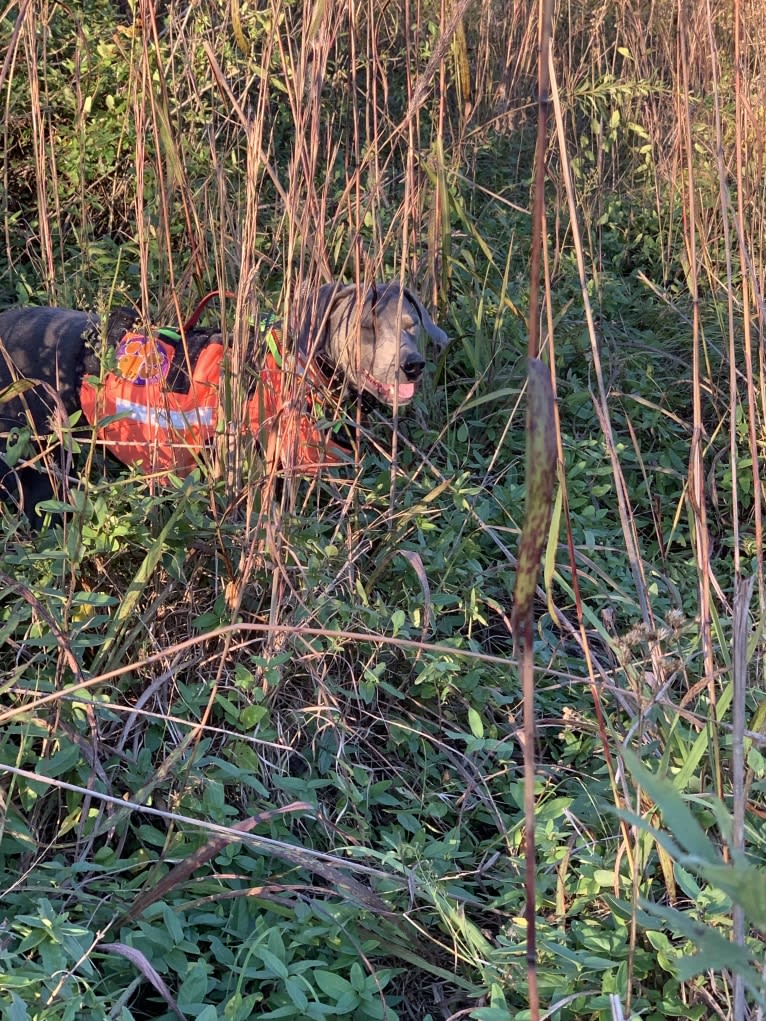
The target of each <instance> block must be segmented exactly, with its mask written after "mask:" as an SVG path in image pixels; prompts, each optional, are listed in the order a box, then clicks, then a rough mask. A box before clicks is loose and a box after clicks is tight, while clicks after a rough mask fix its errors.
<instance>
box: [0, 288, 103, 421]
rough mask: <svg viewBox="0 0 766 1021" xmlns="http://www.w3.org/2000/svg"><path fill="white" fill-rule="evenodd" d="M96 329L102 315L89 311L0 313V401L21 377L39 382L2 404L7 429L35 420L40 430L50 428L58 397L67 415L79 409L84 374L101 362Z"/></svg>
mask: <svg viewBox="0 0 766 1021" xmlns="http://www.w3.org/2000/svg"><path fill="white" fill-rule="evenodd" d="M98 329H99V327H98V318H97V317H96V316H95V315H93V314H91V313H89V312H76V311H73V310H71V309H61V308H11V309H7V310H6V311H5V312H0V401H2V396H3V392H4V391H6V395H7V388H8V387H10V386H11V385H12V384H13V383H14V382H16V381H17V380H19V379H28V380H32V381H34V382H35V383H36V384H37V385H35V386H34V387H31V388H29V389H27V390H25V391H24V393H23V394H21V395H20V396H16V397H11V399H10V400H4V401H2V403H0V422H2V424H3V427H4V429H7V428H9V427H10V426H13V425H22V424H24V423H25V422H27V421H28V420H29V418H31V420H32V423H33V424H34V425H35V427H36V428H37V430H38V431H40V432H46V433H47V432H49V431H50V428H49V425H48V423H49V421H50V418H51V415H52V414H53V413H54V412H55V411H56V408H57V406H58V402H57V400H56V396H54V395H57V396H58V398H59V399H60V401H61V404H62V405H63V408H64V410H65V411H66V412H67V414H71V413H72V412H73V411H75V410H76V409H77V408H78V407H79V392H80V385H81V382H82V377H83V374H84V373H85V372H86V371H94V367H95V365H96V364H97V363H96V361H95V355H93V353H92V350H91V347H92V345H93V342H94V341H95V340H97V338H98ZM88 342H90V346H89V344H88ZM89 362H92V363H93V365H90V364H88V363H89ZM28 416H29V418H28Z"/></svg>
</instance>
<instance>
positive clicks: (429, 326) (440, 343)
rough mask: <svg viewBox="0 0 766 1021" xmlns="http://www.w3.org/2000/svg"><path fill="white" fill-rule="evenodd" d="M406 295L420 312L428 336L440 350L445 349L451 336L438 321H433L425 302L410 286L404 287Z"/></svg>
mask: <svg viewBox="0 0 766 1021" xmlns="http://www.w3.org/2000/svg"><path fill="white" fill-rule="evenodd" d="M404 296H405V298H406V299H407V301H408V302H409V303H410V305H412V307H413V308H414V309H415V311H416V312H417V314H418V318H419V319H420V322H421V324H422V326H423V329H424V330H425V331H426V333H427V334H428V336H429V337H430V338H431V340H432V341H433V342H434V344H435V345H436V349H437V350H438V351H443V350H444V348H445V347H446V346H447V344H449V337H448V336H447V334H446V333H445V332H444V330H442V329H441V328H440V327H439V326H437V325H436V323H435V322H434V321H433V319H432V318H431V316H430V315H429V314H428V309H427V308H426V307H425V306H424V304H423V302H422V301H421V300H420V298H418V296H417V295H416V294H413V292H412V291H410V290H409V289H408V288H405V289H404Z"/></svg>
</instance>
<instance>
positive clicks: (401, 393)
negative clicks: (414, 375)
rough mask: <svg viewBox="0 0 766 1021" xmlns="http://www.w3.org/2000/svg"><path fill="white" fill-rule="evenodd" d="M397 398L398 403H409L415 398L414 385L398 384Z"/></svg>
mask: <svg viewBox="0 0 766 1021" xmlns="http://www.w3.org/2000/svg"><path fill="white" fill-rule="evenodd" d="M397 396H398V397H399V400H400V401H411V400H412V398H413V397H414V396H415V384H414V383H400V384H399V386H398V387H397Z"/></svg>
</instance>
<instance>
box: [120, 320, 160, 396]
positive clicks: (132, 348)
mask: <svg viewBox="0 0 766 1021" xmlns="http://www.w3.org/2000/svg"><path fill="white" fill-rule="evenodd" d="M116 354H117V372H118V373H119V374H120V376H122V378H123V379H127V380H129V381H130V382H131V383H135V385H136V386H146V385H147V384H154V383H162V382H163V381H164V380H165V379H166V378H167V375H168V371H169V369H170V355H169V354H168V351H167V349H166V347H165V345H164V344H161V343H159V342H158V341H157V338H156V337H154V336H153V335H152V334H151V333H149V334H144V333H126V334H125V336H124V337H123V338H122V340H121V341H120V342H119V344H118V345H117V352H116Z"/></svg>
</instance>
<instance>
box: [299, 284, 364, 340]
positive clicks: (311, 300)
mask: <svg viewBox="0 0 766 1021" xmlns="http://www.w3.org/2000/svg"><path fill="white" fill-rule="evenodd" d="M349 291H355V288H354V286H353V284H322V286H321V287H320V288H319V289H318V290H315V289H313V288H310V289H307V290H306V291H304V293H303V295H302V296H301V298H300V301H299V307H300V312H299V316H298V320H299V326H298V330H297V335H298V350H299V351H302V352H303V353H304V354H313V353H321V352H322V351H324V350H325V349H326V348H327V338H328V336H329V332H330V320H331V318H332V311H333V308H334V306H335V305H336V303H337V302H338V300H339V299H340V298H341V297H343V296H345V295H346V294H347V293H348V292H349Z"/></svg>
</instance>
